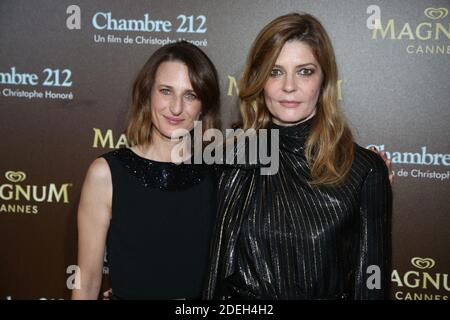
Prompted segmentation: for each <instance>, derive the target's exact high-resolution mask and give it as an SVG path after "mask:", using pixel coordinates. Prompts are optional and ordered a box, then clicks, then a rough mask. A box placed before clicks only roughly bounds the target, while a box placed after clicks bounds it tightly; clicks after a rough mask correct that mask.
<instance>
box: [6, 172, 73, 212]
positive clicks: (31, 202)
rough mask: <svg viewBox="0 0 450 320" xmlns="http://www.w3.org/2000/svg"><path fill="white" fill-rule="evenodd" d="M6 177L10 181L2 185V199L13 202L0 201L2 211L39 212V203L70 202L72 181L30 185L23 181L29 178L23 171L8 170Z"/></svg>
mask: <svg viewBox="0 0 450 320" xmlns="http://www.w3.org/2000/svg"><path fill="white" fill-rule="evenodd" d="M5 178H6V180H8V181H9V183H8V182H7V183H4V184H1V185H0V201H2V202H4V201H7V202H13V203H8V204H5V203H0V213H3V212H8V213H33V214H37V213H38V212H39V210H38V209H39V208H38V206H37V204H39V203H55V202H56V203H69V187H71V186H72V184H71V183H64V184H62V185H60V186H57V185H56V184H55V183H50V184H48V185H29V184H25V183H23V182H24V181H25V180H26V178H27V175H26V174H25V172H23V171H7V172H5ZM14 202H20V203H14ZM36 203H37V204H36Z"/></svg>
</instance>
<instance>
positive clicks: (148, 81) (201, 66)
mask: <svg viewBox="0 0 450 320" xmlns="http://www.w3.org/2000/svg"><path fill="white" fill-rule="evenodd" d="M167 61H179V62H181V63H183V64H185V65H186V67H187V68H188V70H189V79H190V81H191V84H192V88H193V89H194V91H195V93H196V94H197V96H198V97H199V99H200V101H201V104H202V108H201V112H202V115H201V119H200V120H201V121H202V128H203V131H205V130H207V129H210V128H219V127H220V123H219V112H220V89H219V79H218V76H217V70H216V68H215V67H214V64H213V63H212V62H211V60H210V59H209V58H208V56H207V55H206V54H205V53H204V52H203V51H202V50H200V49H199V48H198V47H196V46H194V45H193V44H190V43H188V42H186V41H180V42H176V43H171V44H168V45H165V46H163V47H161V48H159V49H158V50H156V51H155V52H154V53H153V54H152V55H151V56H150V58H149V59H148V60H147V62H146V63H145V64H144V66H143V67H142V69H141V70H140V71H139V74H138V75H137V77H136V80H135V81H134V84H133V92H132V104H131V108H130V111H129V114H128V123H127V127H126V130H125V135H126V137H127V140H128V143H129V144H130V145H141V144H147V143H151V134H152V117H151V92H152V87H153V84H154V82H155V76H156V71H157V70H158V67H159V66H160V65H161V63H163V62H167Z"/></svg>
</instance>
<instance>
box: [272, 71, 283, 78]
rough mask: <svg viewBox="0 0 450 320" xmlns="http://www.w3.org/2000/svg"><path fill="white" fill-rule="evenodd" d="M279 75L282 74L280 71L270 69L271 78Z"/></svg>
mask: <svg viewBox="0 0 450 320" xmlns="http://www.w3.org/2000/svg"><path fill="white" fill-rule="evenodd" d="M280 75H282V72H281V70H280V69H272V71H270V76H271V77H278V76H280Z"/></svg>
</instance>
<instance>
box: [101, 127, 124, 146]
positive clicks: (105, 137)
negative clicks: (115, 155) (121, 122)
mask: <svg viewBox="0 0 450 320" xmlns="http://www.w3.org/2000/svg"><path fill="white" fill-rule="evenodd" d="M93 130H94V141H93V143H92V148H109V149H118V148H120V147H128V141H127V138H126V136H125V134H121V135H120V137H119V138H118V139H117V140H115V139H114V136H113V131H112V130H111V129H108V130H106V132H103V131H102V130H101V129H98V128H93Z"/></svg>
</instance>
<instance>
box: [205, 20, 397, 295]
mask: <svg viewBox="0 0 450 320" xmlns="http://www.w3.org/2000/svg"><path fill="white" fill-rule="evenodd" d="M337 79H338V78H337V66H336V62H335V55H334V52H333V48H332V45H331V42H330V39H329V38H328V35H327V33H326V31H325V30H324V28H323V27H322V25H321V24H320V22H319V21H318V20H317V19H316V18H314V17H313V16H311V15H308V14H289V15H285V16H281V17H279V18H277V19H275V20H274V21H272V22H270V23H269V24H268V25H267V26H266V27H265V28H263V30H262V31H261V32H260V33H259V35H258V36H257V38H256V40H255V42H254V43H253V45H252V47H251V49H250V52H249V55H248V59H247V62H246V65H245V69H244V73H243V76H242V78H241V81H240V86H239V89H240V90H239V96H240V99H241V115H242V120H243V122H242V124H243V128H244V129H249V128H254V129H256V130H257V129H263V128H269V129H278V130H279V135H280V141H279V146H280V151H279V152H280V156H279V170H278V172H277V173H276V174H274V175H260V170H259V168H258V166H256V167H255V166H247V167H246V166H242V167H234V168H233V167H229V168H228V169H227V170H223V172H222V174H221V175H220V178H219V181H218V195H219V197H218V221H217V225H216V229H215V233H214V239H213V244H212V249H211V255H212V260H211V265H210V269H209V279H208V283H207V288H206V291H205V295H204V296H205V298H207V299H212V298H215V299H224V298H225V299H226V298H237V299H386V298H388V296H389V290H388V287H389V286H388V283H389V277H390V260H391V252H390V242H391V236H390V217H389V210H390V184H389V177H388V172H387V168H386V166H385V163H384V162H383V160H382V159H381V158H380V157H379V156H378V155H377V154H376V153H374V152H371V151H368V150H366V149H364V148H362V147H360V146H358V145H357V144H355V143H354V141H353V138H352V134H351V131H350V129H349V128H348V126H347V125H346V123H345V121H344V119H343V116H342V114H341V111H340V108H339V106H338V100H337Z"/></svg>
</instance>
